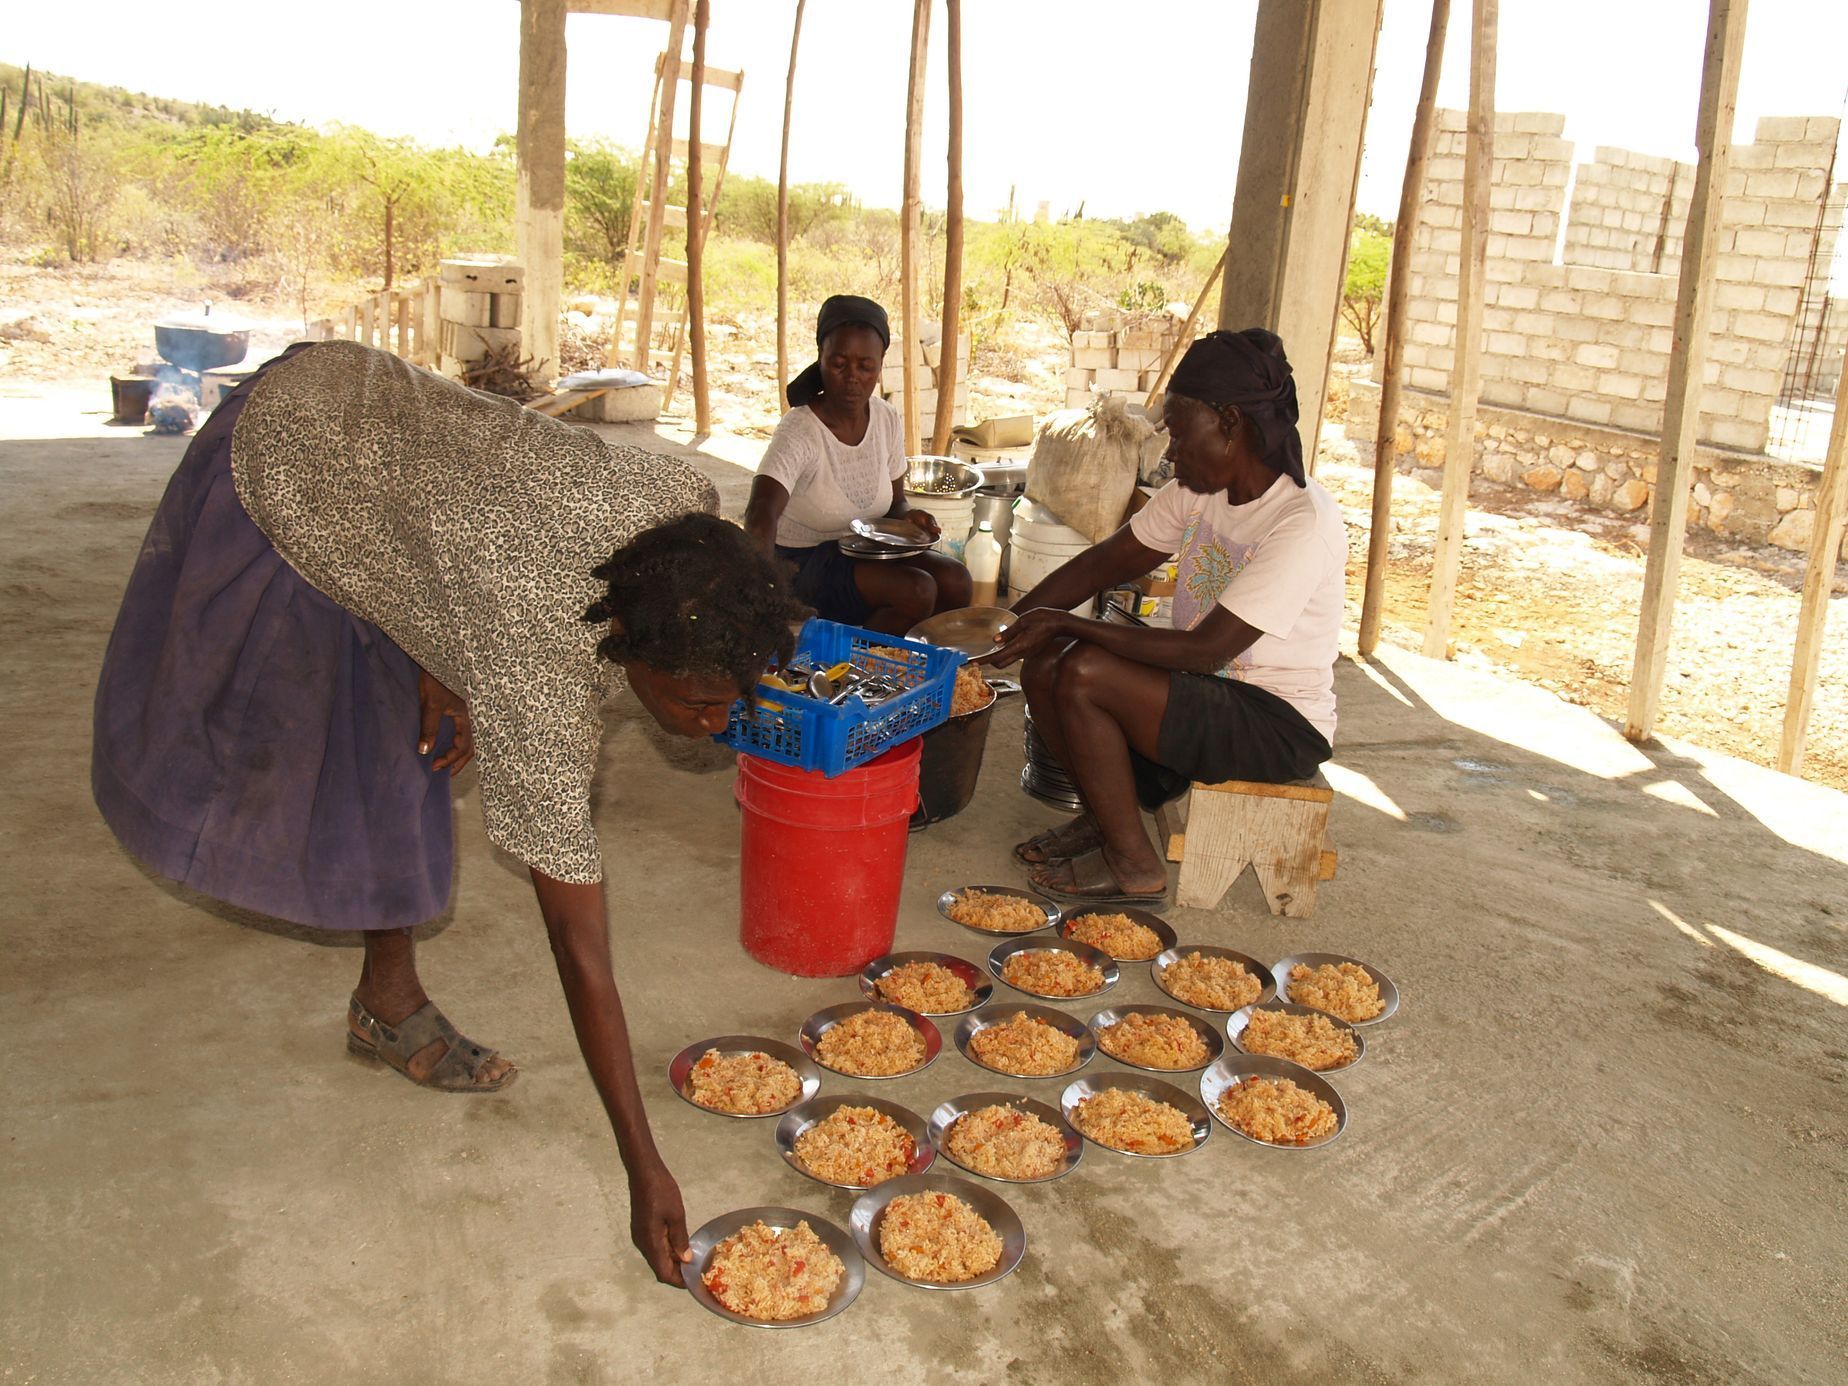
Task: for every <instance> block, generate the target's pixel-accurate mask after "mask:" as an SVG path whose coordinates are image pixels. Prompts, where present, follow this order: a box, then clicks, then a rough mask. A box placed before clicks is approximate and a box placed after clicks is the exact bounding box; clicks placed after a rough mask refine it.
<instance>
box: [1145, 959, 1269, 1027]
mask: <svg viewBox="0 0 1848 1386" xmlns="http://www.w3.org/2000/svg"><path fill="white" fill-rule="evenodd" d="M1149 970H1150V973H1151V974H1152V975H1153V976H1154V978H1155V985H1156V986H1158V987H1160V988H1161V989H1162V990H1163V991H1165V992H1167V993H1168V995H1170V996H1172V997H1173V998H1174V999H1175V1000H1176V1001H1179V1002H1180V1003H1181V1004H1182V1005H1183V1006H1192V1007H1193V1008H1194V1009H1195V1010H1197V1011H1225V1012H1226V1013H1228V1014H1230V1013H1231V1012H1233V1011H1236V1010H1241V1009H1243V1008H1244V1007H1246V1006H1255V1005H1260V1004H1262V1003H1263V1002H1265V1001H1268V1000H1270V999H1271V997H1273V996H1275V995H1276V994H1277V982H1276V979H1275V978H1273V977H1272V976H1271V970H1270V969H1269V968H1268V967H1266V966H1265V965H1264V964H1263V963H1261V962H1259V961H1258V960H1257V959H1256V958H1253V957H1250V956H1248V955H1246V954H1244V953H1239V952H1235V951H1234V950H1232V949H1230V948H1214V947H1210V946H1209V945H1207V944H1204V943H1184V944H1181V945H1180V946H1179V947H1176V948H1168V949H1164V950H1163V951H1162V952H1161V953H1159V954H1157V955H1156V958H1155V961H1154V962H1153V963H1152V964H1151V965H1150V969H1149Z"/></svg>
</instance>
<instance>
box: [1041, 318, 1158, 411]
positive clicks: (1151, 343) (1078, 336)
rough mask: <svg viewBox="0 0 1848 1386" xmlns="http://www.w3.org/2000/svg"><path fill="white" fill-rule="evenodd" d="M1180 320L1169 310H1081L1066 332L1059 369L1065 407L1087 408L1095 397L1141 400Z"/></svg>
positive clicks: (1138, 402) (1144, 397) (1149, 388)
mask: <svg viewBox="0 0 1848 1386" xmlns="http://www.w3.org/2000/svg"><path fill="white" fill-rule="evenodd" d="M1181 322H1182V320H1181V319H1180V318H1179V317H1177V316H1176V315H1175V314H1173V313H1170V312H1162V313H1138V314H1131V313H1121V312H1117V311H1115V310H1100V311H1093V312H1089V313H1086V314H1085V315H1084V321H1083V325H1082V326H1081V327H1080V328H1079V329H1078V330H1077V331H1075V332H1073V333H1072V353H1071V360H1070V362H1069V363H1068V365H1067V366H1066V369H1065V407H1066V408H1067V409H1088V408H1090V407H1091V406H1092V405H1093V404H1096V403H1097V402H1098V401H1100V400H1104V399H1114V398H1124V399H1129V400H1131V401H1132V402H1134V403H1136V404H1141V403H1142V402H1143V401H1144V400H1145V399H1147V397H1148V393H1149V391H1150V390H1152V389H1154V388H1155V377H1156V376H1158V375H1159V374H1161V368H1162V364H1163V363H1164V362H1165V361H1166V360H1167V359H1168V353H1169V352H1170V351H1172V350H1173V349H1174V345H1175V343H1176V342H1178V341H1179V340H1180V335H1181Z"/></svg>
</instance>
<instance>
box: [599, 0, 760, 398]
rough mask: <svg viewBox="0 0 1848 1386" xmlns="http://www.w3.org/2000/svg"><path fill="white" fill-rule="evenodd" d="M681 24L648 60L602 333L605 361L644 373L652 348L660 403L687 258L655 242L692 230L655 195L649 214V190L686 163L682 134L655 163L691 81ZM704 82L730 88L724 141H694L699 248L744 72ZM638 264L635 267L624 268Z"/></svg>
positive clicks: (714, 202)
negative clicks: (637, 154)
mask: <svg viewBox="0 0 1848 1386" xmlns="http://www.w3.org/2000/svg"><path fill="white" fill-rule="evenodd" d="M676 8H677V10H684V8H685V7H684V4H680V5H677V6H676ZM682 27H683V26H682V25H680V24H677V25H676V26H675V30H674V35H673V39H672V40H670V46H669V48H668V50H667V51H666V52H665V53H662V54H661V55H660V56H659V57H658V58H656V59H655V81H654V94H653V96H651V97H650V98H649V103H648V135H647V138H646V139H645V140H644V141H643V143H642V156H641V159H640V161H639V162H638V163H637V165H636V171H635V199H634V202H633V204H632V206H631V208H630V212H629V236H628V242H627V248H626V249H625V251H624V253H623V270H624V273H623V296H622V302H621V306H620V307H619V309H618V311H617V315H616V325H615V329H614V331H613V333H612V334H611V339H610V355H611V362H612V364H620V365H628V366H631V367H633V368H634V369H636V370H640V371H646V370H647V369H648V367H649V366H650V365H652V364H653V362H654V359H655V357H656V356H657V354H658V355H659V356H660V357H662V358H664V359H667V360H669V362H670V364H669V367H668V374H667V385H666V388H665V389H664V390H663V392H662V395H661V407H662V408H663V409H665V408H667V406H668V404H669V403H670V402H671V401H672V400H673V398H674V389H675V386H676V385H677V384H678V382H679V379H680V361H681V358H682V356H683V355H684V354H685V351H686V345H687V291H686V285H687V262H686V261H685V260H676V259H672V258H670V257H668V256H664V255H663V254H662V253H661V245H662V241H663V240H664V239H665V234H664V233H665V232H666V231H668V230H679V231H686V232H687V233H688V234H689V235H691V234H693V233H692V232H691V231H688V228H687V209H686V208H685V207H676V206H674V205H673V204H671V203H669V202H667V200H666V198H665V196H663V198H662V205H661V208H660V215H659V216H655V215H654V214H653V213H654V207H653V202H652V198H653V192H654V189H656V188H661V189H665V188H666V187H667V186H668V185H669V184H670V183H671V182H672V181H673V175H674V173H675V172H676V171H684V170H685V169H686V166H687V142H686V141H685V140H683V139H675V140H672V141H670V142H669V143H668V146H667V165H666V169H665V172H663V170H662V169H661V168H660V167H659V163H658V161H659V158H660V154H661V132H662V126H663V124H665V123H667V122H671V121H672V120H673V118H674V107H675V105H676V104H677V103H676V101H675V98H674V93H675V91H676V89H677V88H678V86H679V84H680V83H681V82H691V81H692V76H691V73H692V63H691V61H690V60H688V59H685V58H681V57H679V56H678V49H679V45H678V43H677V42H675V41H674V40H678V38H679V36H680V31H681V29H682ZM705 85H706V86H707V87H709V88H710V87H717V88H719V89H721V90H724V91H729V92H730V93H731V115H730V118H729V119H728V120H727V122H726V126H725V141H724V143H722V144H713V143H710V142H708V141H705V140H702V141H700V160H701V163H702V164H703V166H704V168H705V170H706V172H705V174H704V176H703V177H702V180H701V181H702V182H704V183H705V184H706V187H705V188H703V189H702V190H701V193H702V195H701V198H700V218H699V230H698V235H699V238H700V244H701V245H702V246H703V245H704V244H705V243H706V237H707V235H708V234H709V233H710V232H711V230H712V217H713V211H714V209H715V208H716V207H717V206H718V201H719V194H720V193H721V192H722V191H723V190H724V187H725V169H726V166H727V164H729V163H730V161H731V147H732V136H733V134H734V133H735V132H736V130H737V128H738V98H739V95H740V93H741V92H742V91H743V89H744V73H743V72H742V71H739V72H729V71H726V70H725V69H723V68H716V67H708V68H707V69H706V80H705ZM638 265H639V267H640V268H639V270H637V269H635V268H632V267H634V266H638ZM631 279H634V280H635V281H636V295H635V298H634V300H633V301H631V300H630V298H629V295H628V287H629V281H630V280H631ZM664 285H669V286H675V287H674V291H673V294H672V297H673V299H674V300H675V305H674V306H675V308H676V314H675V320H674V327H673V330H672V332H671V334H670V336H669V338H668V342H667V344H666V345H664V346H659V347H657V346H655V344H654V342H653V340H652V339H653V337H654V335H655V334H654V307H655V300H656V297H657V294H658V293H659V292H660V290H661V288H662V286H664Z"/></svg>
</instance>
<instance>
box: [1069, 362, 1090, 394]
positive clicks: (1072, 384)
mask: <svg viewBox="0 0 1848 1386" xmlns="http://www.w3.org/2000/svg"><path fill="white" fill-rule="evenodd" d="M1091 383H1092V375H1091V372H1090V371H1088V370H1086V369H1085V368H1084V367H1083V366H1068V367H1067V368H1066V371H1065V388H1066V389H1068V390H1089V389H1090V388H1091Z"/></svg>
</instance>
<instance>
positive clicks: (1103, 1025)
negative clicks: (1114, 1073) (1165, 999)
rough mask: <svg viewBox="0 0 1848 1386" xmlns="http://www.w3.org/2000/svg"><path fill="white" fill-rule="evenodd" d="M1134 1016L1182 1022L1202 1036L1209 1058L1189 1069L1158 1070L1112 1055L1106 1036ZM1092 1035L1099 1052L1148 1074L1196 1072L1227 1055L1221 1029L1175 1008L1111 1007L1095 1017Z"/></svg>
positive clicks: (1201, 1039) (1093, 1017) (1092, 1022)
mask: <svg viewBox="0 0 1848 1386" xmlns="http://www.w3.org/2000/svg"><path fill="white" fill-rule="evenodd" d="M1131 1015H1165V1016H1171V1017H1173V1018H1174V1019H1175V1020H1178V1021H1181V1022H1182V1023H1183V1024H1185V1025H1186V1026H1187V1027H1188V1029H1190V1030H1192V1031H1193V1032H1194V1033H1195V1034H1196V1035H1198V1036H1199V1037H1200V1042H1201V1043H1202V1044H1204V1045H1205V1046H1206V1057H1205V1058H1204V1059H1202V1060H1200V1062H1199V1063H1197V1064H1188V1065H1187V1066H1186V1067H1185V1068H1156V1067H1154V1066H1153V1065H1151V1064H1139V1063H1137V1062H1136V1061H1135V1060H1134V1059H1125V1058H1124V1057H1123V1056H1122V1055H1120V1054H1112V1053H1111V1052H1110V1051H1109V1050H1108V1049H1105V1048H1104V1046H1103V1033H1104V1031H1105V1030H1107V1029H1109V1028H1110V1027H1111V1026H1112V1025H1115V1024H1116V1023H1117V1022H1118V1021H1121V1020H1123V1019H1125V1018H1126V1017H1128V1016H1131ZM1091 1033H1092V1034H1094V1035H1096V1036H1097V1037H1098V1045H1097V1052H1098V1053H1100V1054H1102V1055H1103V1056H1104V1057H1105V1058H1107V1059H1113V1060H1115V1061H1116V1062H1117V1063H1119V1064H1128V1065H1129V1066H1130V1067H1131V1068H1139V1069H1141V1070H1142V1071H1143V1072H1144V1073H1194V1072H1197V1071H1198V1070H1200V1069H1203V1068H1205V1067H1206V1066H1207V1065H1208V1064H1210V1063H1212V1062H1213V1060H1215V1059H1217V1058H1218V1057H1219V1056H1220V1055H1221V1054H1223V1053H1225V1052H1226V1042H1225V1041H1224V1040H1222V1039H1221V1038H1220V1037H1219V1031H1218V1030H1216V1029H1214V1028H1213V1027H1212V1026H1211V1025H1208V1024H1207V1023H1206V1022H1205V1021H1204V1020H1201V1019H1199V1018H1198V1017H1197V1016H1191V1015H1189V1014H1187V1012H1186V1011H1183V1010H1181V1009H1179V1008H1178V1007H1175V1006H1141V1005H1137V1006H1110V1007H1107V1008H1105V1009H1104V1010H1101V1011H1099V1012H1098V1013H1097V1014H1096V1015H1094V1016H1092V1017H1091Z"/></svg>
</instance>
